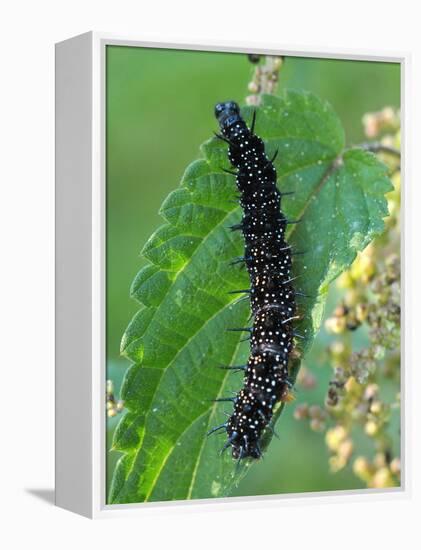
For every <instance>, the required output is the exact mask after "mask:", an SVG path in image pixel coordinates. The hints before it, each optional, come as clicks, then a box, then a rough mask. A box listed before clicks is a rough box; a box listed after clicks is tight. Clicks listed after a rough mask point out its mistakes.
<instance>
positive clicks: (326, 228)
mask: <svg viewBox="0 0 421 550" xmlns="http://www.w3.org/2000/svg"><path fill="white" fill-rule="evenodd" d="M280 64H281V61H280V60H279V59H277V58H267V60H266V61H265V64H263V65H259V66H258V69H257V70H256V74H257V77H256V76H255V78H254V80H253V81H252V83H251V84H250V86H249V89H250V90H251V91H252V92H253V95H252V96H250V97H249V98H248V101H247V103H248V105H247V106H245V107H244V108H243V109H242V110H241V114H242V116H243V117H244V119H245V120H246V121H248V122H250V121H251V120H252V118H253V113H254V112H256V125H255V133H256V134H257V135H258V136H260V137H261V138H262V139H263V141H264V144H265V148H266V151H267V154H268V156H270V157H272V156H273V155H274V153H275V152H276V151H278V152H279V154H278V155H277V157H276V159H275V161H274V164H275V167H276V171H277V174H278V181H277V185H278V188H279V189H280V190H281V191H294V194H291V195H288V196H285V197H284V198H283V200H282V210H283V212H284V214H285V216H286V218H287V219H290V220H296V219H301V220H302V221H301V223H299V224H293V225H290V226H288V229H287V233H286V239H287V241H288V243H290V244H291V245H292V246H293V247H296V248H297V249H298V250H305V251H306V255H305V256H303V257H300V260H299V261H297V262H294V263H293V268H292V269H293V273H292V275H293V276H297V277H298V276H299V279H297V283H298V281H299V288H300V291H301V292H302V293H303V294H306V296H307V298H306V299H303V300H301V301H300V302H299V312H300V320H299V321H297V324H296V326H297V330H298V331H299V332H300V333H301V334H304V335H305V339H303V340H301V341H300V342H298V353H296V354H295V355H294V359H292V360H291V362H290V365H289V372H290V378H291V380H292V381H293V382H295V381H296V379H297V375H298V372H299V369H300V365H301V363H302V361H303V359H305V356H306V354H307V352H308V350H309V348H310V347H311V344H312V340H313V339H314V337H315V336H316V334H317V333H318V331H319V329H320V327H321V324H322V320H323V312H324V307H325V303H326V297H327V291H328V288H329V285H330V283H331V282H332V281H334V280H335V279H336V278H337V277H338V276H339V275H341V274H343V273H345V272H349V269H350V268H351V269H352V267H351V266H352V265H353V262H354V260H356V258H357V256H359V254H360V253H361V252H363V251H364V250H366V249H367V246H368V245H369V244H370V243H371V242H372V241H373V239H375V238H377V237H379V236H381V235H382V234H384V231H385V221H384V220H385V218H387V217H388V205H387V198H386V194H387V193H390V192H393V189H394V187H393V185H392V183H391V180H390V178H389V167H388V166H386V165H385V164H384V163H383V162H381V161H380V160H379V159H378V158H377V156H376V154H374V153H373V152H372V151H369V150H367V149H370V148H372V149H374V150H376V151H377V150H380V149H382V150H383V151H384V149H385V148H387V147H386V146H382V145H379V144H377V143H375V144H374V145H373V146H372V147H367V146H366V147H355V148H345V136H344V129H343V127H342V125H341V122H340V120H339V119H338V117H337V116H336V114H335V113H334V111H333V110H332V108H331V107H330V105H329V104H328V103H326V102H324V101H321V100H320V99H318V98H317V97H316V96H314V95H313V94H311V93H308V92H304V91H284V92H283V93H282V94H281V95H280V96H275V95H272V94H265V93H262V92H264V91H266V90H268V88H269V90H270V91H274V90H273V84H274V82H276V76H275V77H273V76H271V75H276V71H277V70H278V69H279V66H280ZM259 75H260V76H259ZM259 79H260V80H259ZM265 82H266V83H269V84H267V85H265ZM201 152H202V158H200V159H199V160H195V161H194V162H192V164H190V165H189V166H188V167H187V169H186V171H185V173H184V176H183V178H182V181H181V183H180V186H179V187H178V188H177V189H175V190H174V191H173V192H172V193H170V195H169V196H168V197H167V198H166V199H165V201H164V203H163V205H162V207H161V210H160V214H161V215H162V217H163V218H164V220H165V223H164V225H162V226H161V227H160V228H158V229H157V231H156V232H155V233H154V234H153V235H152V236H151V237H150V239H149V240H148V242H147V243H146V244H145V246H144V248H143V252H142V253H143V256H144V257H145V258H146V259H147V260H148V262H149V263H148V265H146V266H145V267H143V268H142V269H141V270H140V272H139V273H138V275H137V276H136V278H135V280H134V281H133V284H132V288H131V296H132V297H133V298H134V299H135V300H137V301H138V302H139V303H140V309H139V311H138V313H137V314H136V315H135V316H134V318H133V319H132V321H131V322H130V324H129V326H128V327H127V329H126V332H125V334H124V336H123V339H122V344H121V352H122V354H123V356H124V357H126V358H127V359H128V360H129V361H130V362H131V365H130V366H129V368H128V370H127V372H126V375H125V379H124V382H123V386H122V390H121V399H122V400H123V401H124V405H125V407H126V413H125V415H124V416H123V417H122V419H121V421H120V423H119V424H118V426H117V428H116V430H115V433H114V438H113V445H112V448H113V449H114V450H118V451H120V452H121V453H123V454H122V456H121V458H120V459H119V461H118V464H117V466H116V469H115V472H114V475H113V480H112V485H111V489H110V494H109V498H108V501H109V502H110V503H129V502H144V501H157V500H175V499H192V498H209V497H221V496H227V495H229V494H230V492H231V490H232V488H233V487H234V486H235V485H236V484H237V483H238V481H239V479H241V477H242V476H243V475H244V474H245V472H246V471H247V469H248V468H249V467H251V466H252V465H253V462H254V459H247V460H242V461H241V464H240V467H236V464H235V461H233V459H232V457H231V456H230V454H229V453H225V454H223V455H220V454H219V451H220V449H221V447H222V445H223V443H224V440H223V439H221V438H218V436H216V437H215V436H213V437H207V433H208V431H209V430H210V429H211V428H212V427H213V426H216V425H219V424H221V423H223V422H224V415H223V408H221V406H219V404H218V403H217V402H215V401H214V400H215V399H218V398H221V397H224V396H227V395H230V393H232V392H237V391H238V389H239V387H240V386H241V382H240V381H239V380H240V379H239V375H238V374H236V373H233V372H232V371H230V370H228V369H221V368H218V367H220V366H221V365H224V366H230V365H231V366H235V365H242V364H244V363H245V362H247V358H248V355H249V346H248V344H247V343H241V340H243V339H244V335H243V334H241V333H240V332H227V328H229V327H235V326H238V327H245V326H247V322H248V319H249V317H250V304H249V301H248V300H247V299H246V300H244V299H241V298H239V296H238V295H235V294H232V291H233V290H235V289H242V288H247V287H248V285H249V279H248V275H247V271H246V270H245V269H244V267H242V266H241V265H236V264H234V265H232V260H233V259H234V258H235V257H238V256H242V255H243V253H244V241H243V239H242V236H241V234H239V233H238V232H232V231H231V230H230V229H229V227H230V226H234V225H236V224H238V223H239V221H240V220H241V215H242V212H241V208H240V206H239V204H238V197H237V189H236V185H235V178H234V176H233V175H230V174H227V173H226V172H224V171H223V168H224V167H225V168H228V167H229V164H228V161H227V144H226V143H224V142H222V141H221V140H219V139H217V138H215V137H214V138H211V139H209V140H208V141H207V142H205V143H204V144H203V145H202V146H201ZM358 261H360V259H358ZM345 361H346V359H345ZM352 372H353V371H352V370H351V371H350V374H349V377H348V378H347V379H346V380H345V381H344V380H342V379H341V380H340V381H339V382H338V384H337V385H336V386H335V385H332V386H331V387H335V388H337V389H338V392H339V394H340V395H339V396H338V398H337V401H336V403H334V404H333V405H332V403H331V404H330V405H328V406H329V407H330V409H334V408H335V406H337V407H339V406H341V407H342V409H343V411H342V409H340V410H341V413H338V415H337V416H336V417H335V420H334V422H336V423H337V424H335V425H334V427H333V428H332V429H334V428H335V427H336V428H338V427H339V426H343V427H344V430H345V435H344V436H343V437H342V439H341V442H342V443H343V441H346V440H348V439H349V436H348V434H349V424H346V422H345V420H344V418H343V417H345V418H346V415H347V413H346V410H347V406H345V405H344V406H342V405H340V404H341V403H343V402H344V400H345V398H346V395H345V394H346V391H347V390H346V389H344V388H345V387H346V384H348V385H350V384H351V383H352V384H356V385H362V384H365V386H364V388H363V390H362V392H364V391H366V389H367V388H366V387H367V384H368V383H369V381H370V380H368V379H367V378H364V379H362V378H361V379H358V376H357V377H354V378H353V380H354V381H353V382H350V381H349V380H350V378H351V376H352ZM338 373H339V370H338V369H336V371H335V376H336V377H337V375H338ZM354 374H355V373H354ZM298 383H300V378H299V379H298ZM331 397H332V396H331ZM287 406H290V405H287ZM298 406H300V405H298ZM283 407H284V404H281V405H280V406H279V407H278V408H277V410H276V411H275V414H274V417H273V419H272V422H271V426H272V427H273V426H274V424H275V423H276V420H277V419H278V418H279V416H280V415H281V413H282V410H283ZM304 409H305V408H303V405H302V404H301V415H300V409H298V413H296V417H297V418H309V417H310V415H309V413H308V409H307V410H304ZM338 410H339V408H338ZM348 411H349V407H348ZM313 412H315V411H314V410H313ZM328 414H329V413H328V412H326V411H322V412H320V413H319V415H320V416H321V417H322V421H321V422H320V426H321V429H322V430H325V429H327V428H326V425H327V422H328V420H327V418H326V416H327V415H328ZM332 414H334V413H332ZM366 421H367V422H368V419H366ZM383 424H384V423H383ZM314 425H315V423H314V422H313V427H314ZM382 426H383V425H382ZM279 436H280V437H281V439H282V437H283V433H282V430H280V433H279ZM329 437H330V439H331V440H332V439H333V436H329ZM271 438H272V430H270V429H268V430H266V432H265V434H264V437H263V441H262V450H263V451H265V449H267V447H268V445H269V444H270V440H271ZM341 442H340V443H341ZM340 443H339V444H340ZM285 444H286V445H287V444H288V442H287V438H286V441H285ZM338 448H339V447H338ZM333 452H334V451H333V450H332V453H333ZM370 467H371V466H370V465H369V464H368V465H367V468H368V469H370ZM370 471H371V470H370ZM367 475H368V474H367Z"/></svg>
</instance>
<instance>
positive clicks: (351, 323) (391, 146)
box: [294, 107, 401, 488]
mask: <svg viewBox="0 0 421 550" xmlns="http://www.w3.org/2000/svg"><path fill="white" fill-rule="evenodd" d="M363 124H364V128H365V133H366V135H367V137H369V138H377V139H379V141H376V142H370V143H367V144H364V148H366V149H367V150H370V151H373V152H374V153H375V154H377V155H378V156H379V157H380V158H381V160H382V161H383V162H384V163H385V164H386V165H387V166H388V168H389V173H390V176H391V180H392V183H393V185H394V189H393V190H392V191H391V192H390V193H388V195H387V199H388V206H389V216H388V218H387V219H386V220H385V222H386V230H385V232H384V233H383V235H382V236H381V237H379V238H378V239H376V240H375V241H374V242H373V243H371V244H370V245H369V246H368V247H367V248H366V249H365V250H364V251H363V252H361V253H360V254H359V255H358V257H357V258H356V260H355V261H354V263H353V264H352V266H351V268H350V269H349V270H348V271H346V272H345V273H343V274H342V275H341V276H340V277H339V278H338V280H337V284H336V286H337V293H338V294H339V296H340V301H339V303H338V304H337V306H336V307H335V308H334V310H333V313H332V314H331V315H330V317H329V318H328V319H326V321H325V328H326V331H327V332H328V333H330V334H331V335H333V340H332V341H331V343H330V345H329V347H328V349H327V357H328V362H329V364H330V365H331V367H332V370H333V375H332V377H331V381H330V383H329V389H328V392H327V396H326V400H325V405H324V407H319V406H315V405H313V406H312V407H308V406H307V405H300V406H298V407H297V408H296V410H295V414H294V416H295V418H296V419H297V420H302V419H307V420H308V421H309V422H310V426H311V428H312V429H313V430H316V431H323V432H324V433H325V441H326V445H327V447H328V449H329V453H330V458H329V464H330V468H331V470H332V471H333V472H336V471H338V470H341V469H342V468H344V467H345V466H347V464H349V463H350V462H351V461H353V466H352V469H353V472H354V474H355V475H356V476H357V477H358V478H359V479H361V480H363V481H364V482H365V483H366V485H367V486H368V487H375V488H382V487H390V486H396V485H399V483H400V461H399V457H398V456H394V454H393V453H394V452H395V453H396V449H394V445H393V437H392V435H393V432H392V430H395V431H396V430H398V428H397V427H396V422H394V423H392V422H391V420H392V417H393V414H394V411H395V409H399V407H400V393H399V391H400V387H399V385H400V313H401V311H400V261H399V253H400V157H399V147H400V133H399V113H398V112H396V111H394V110H393V109H391V108H389V107H387V108H385V109H383V110H382V111H379V112H378V113H367V114H366V115H365V116H364V118H363ZM356 331H359V332H358V334H359V337H358V338H357V339H356V338H355V337H354V333H355V332H356ZM357 341H358V342H359V346H358V349H355V347H357ZM361 341H365V342H366V345H364V347H362V348H361ZM386 383H387V384H388V388H389V391H388V392H384V391H383V387H384V386H385V384H386ZM390 388H394V390H395V391H394V392H390ZM387 394H388V395H387ZM391 394H392V397H391ZM316 409H317V410H316ZM392 425H394V427H392ZM364 438H368V440H369V441H370V442H371V444H372V448H373V451H372V457H371V458H368V457H366V456H365V454H363V453H362V452H360V451H359V447H360V446H361V441H362V440H363V439H364ZM395 439H396V437H395ZM364 448H365V449H366V448H367V445H366V444H365V445H364Z"/></svg>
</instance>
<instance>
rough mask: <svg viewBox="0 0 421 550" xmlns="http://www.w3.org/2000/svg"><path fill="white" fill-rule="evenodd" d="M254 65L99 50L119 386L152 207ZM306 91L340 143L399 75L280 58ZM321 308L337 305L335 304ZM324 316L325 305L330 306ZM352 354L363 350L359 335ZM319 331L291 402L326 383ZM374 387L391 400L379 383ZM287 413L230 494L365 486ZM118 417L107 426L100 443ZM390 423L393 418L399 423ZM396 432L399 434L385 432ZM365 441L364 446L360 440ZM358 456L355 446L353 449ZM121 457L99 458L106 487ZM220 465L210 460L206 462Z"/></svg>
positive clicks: (356, 131) (389, 100)
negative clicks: (333, 124)
mask: <svg viewBox="0 0 421 550" xmlns="http://www.w3.org/2000/svg"><path fill="white" fill-rule="evenodd" d="M253 71H254V66H253V65H252V64H251V63H250V62H249V61H248V59H247V56H246V55H244V54H227V53H208V52H191V51H179V50H164V49H149V48H148V49H147V48H135V47H123V46H108V47H107V61H106V79H107V81H106V134H107V137H106V143H107V153H106V163H107V176H106V180H107V183H106V185H107V291H106V292H107V378H108V379H111V380H113V382H114V384H115V388H116V393H117V395H118V390H119V387H120V384H121V380H122V378H123V375H124V372H125V370H126V368H127V366H128V362H127V361H125V360H123V359H122V358H121V357H120V356H119V346H120V339H121V336H122V334H123V332H124V330H125V328H126V326H127V324H128V322H129V321H130V319H131V317H132V316H133V315H134V313H135V312H136V310H137V304H136V302H134V301H133V300H131V299H130V298H129V288H130V284H131V282H132V280H133V278H134V277H135V275H136V273H137V271H138V270H139V269H140V268H141V267H142V266H143V265H144V262H143V260H142V258H140V256H139V252H140V250H141V248H142V246H143V244H144V243H145V241H146V240H147V239H148V237H149V236H150V234H151V233H152V232H153V231H154V230H155V229H156V228H157V227H158V226H159V225H161V224H162V219H161V218H160V217H159V215H158V210H159V207H160V205H161V203H162V201H163V200H164V198H165V197H166V196H167V194H168V193H169V192H170V191H171V190H173V189H174V188H175V187H177V186H178V184H179V181H180V178H181V176H182V174H183V172H184V169H185V168H186V166H187V165H188V164H189V163H190V162H191V161H192V160H194V159H195V158H198V156H199V155H200V152H199V145H200V144H201V143H202V142H204V141H205V140H206V139H208V138H209V137H210V136H211V135H212V132H213V131H215V130H216V122H215V119H214V115H213V108H214V105H215V103H216V102H218V101H223V100H227V99H233V100H236V101H238V102H239V103H244V98H245V96H246V95H248V94H247V84H248V82H249V81H250V79H251V76H252V74H253ZM285 87H286V88H296V89H305V90H309V91H312V92H314V93H315V94H316V95H318V96H319V97H321V98H323V99H327V100H328V101H329V102H330V103H331V104H332V105H333V107H334V109H335V111H336V112H337V113H338V115H339V117H340V118H341V120H342V123H343V125H344V127H345V130H346V137H347V144H348V145H352V144H357V143H359V142H361V141H363V140H364V135H363V130H362V125H361V118H362V115H363V114H364V113H365V112H367V111H376V110H379V109H381V108H382V107H384V106H385V105H391V106H393V107H399V105H400V67H399V65H398V64H392V63H374V62H362V61H342V60H326V59H311V58H297V57H288V58H287V59H286V61H285V63H284V65H283V67H282V70H281V74H280V90H282V88H285ZM329 302H330V303H331V304H334V303H335V296H331V297H330V300H329ZM328 310H329V308H328ZM357 338H358V341H357V342H356V347H358V346H362V345H364V343H365V335H364V333H363V332H362V331H358V336H357ZM328 342H329V336H328V335H327V334H326V333H325V332H324V331H321V333H320V335H319V336H318V338H317V340H316V343H315V345H314V346H313V349H312V351H311V353H310V355H309V356H308V357H307V359H306V364H307V366H308V367H310V368H311V369H312V371H313V372H314V373H315V374H316V375H317V379H318V385H317V387H316V388H315V389H313V390H307V391H306V390H301V391H300V394H299V395H298V399H299V400H300V401H306V402H308V403H310V404H313V403H314V404H322V403H323V401H324V397H325V393H326V388H327V384H328V381H329V379H330V375H331V369H330V367H329V365H328V364H327V363H326V361H325V355H324V349H325V347H326V345H327V344H328ZM383 391H384V392H385V393H386V394H388V393H389V392H393V388H392V387H390V388H389V387H388V386H387V384H386V385H385V387H384V388H383ZM292 413H293V407H287V409H286V412H285V414H284V415H283V416H282V418H281V420H280V422H279V427H278V430H279V431H281V430H282V432H283V433H284V434H287V435H285V436H284V437H283V438H282V441H278V440H276V439H274V441H273V443H272V444H271V446H270V450H269V451H268V453H267V454H266V456H265V459H264V460H263V461H260V463H258V464H256V466H254V467H253V468H252V469H251V471H250V473H249V474H248V475H247V476H246V478H245V479H244V480H243V481H242V482H241V483H240V485H239V487H238V488H237V490H236V492H235V495H236V496H240V495H259V494H274V493H285V492H300V491H321V490H334V489H353V488H355V489H356V488H360V487H363V484H362V482H361V481H359V480H358V479H356V478H355V477H354V476H353V474H352V472H351V471H350V469H349V468H347V469H345V470H343V471H341V472H339V473H336V474H331V473H330V472H329V468H328V452H327V450H326V447H325V444H324V441H323V437H321V436H320V434H317V433H314V432H312V431H311V430H310V429H309V427H308V424H307V423H300V422H297V421H295V420H294V419H293V417H292ZM120 416H121V415H119V416H117V417H114V418H111V419H108V425H107V442H108V447H109V446H110V442H111V437H112V432H113V430H114V429H115V426H116V424H117V422H118V420H119V419H120ZM398 420H399V419H398V418H395V419H394V422H395V423H396V426H397V424H398ZM393 432H395V433H396V432H397V430H393ZM356 437H357V441H359V442H360V443H361V445H364V438H363V437H362V435H360V437H359V436H358V435H357V436H356ZM395 444H396V445H398V441H396V442H395ZM360 449H361V450H362V451H363V450H364V447H360ZM118 455H119V453H117V452H109V453H108V454H107V471H108V483H109V481H110V479H111V476H112V471H113V468H114V466H115V463H116V460H117V458H118ZM215 459H217V457H216V458H215Z"/></svg>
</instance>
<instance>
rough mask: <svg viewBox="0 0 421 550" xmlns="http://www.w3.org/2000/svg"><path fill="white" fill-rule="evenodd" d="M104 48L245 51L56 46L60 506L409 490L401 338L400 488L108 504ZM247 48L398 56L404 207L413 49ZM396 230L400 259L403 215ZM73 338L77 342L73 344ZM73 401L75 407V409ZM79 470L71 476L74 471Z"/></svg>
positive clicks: (79, 41)
mask: <svg viewBox="0 0 421 550" xmlns="http://www.w3.org/2000/svg"><path fill="white" fill-rule="evenodd" d="M108 45H124V46H131V47H147V48H167V49H168V48H172V49H187V50H202V51H203V50H208V51H221V52H248V51H249V50H250V45H247V44H241V43H238V44H237V43H227V42H225V43H223V42H218V43H210V42H207V43H201V44H183V43H181V42H180V43H174V42H173V43H171V44H168V43H162V42H153V41H148V42H144V41H142V40H138V39H137V38H124V37H118V36H114V35H107V34H102V33H93V32H89V33H86V34H82V35H80V36H77V37H74V38H71V39H69V40H65V41H63V42H60V43H58V44H57V45H56V504H57V506H60V507H62V508H65V509H68V510H71V511H73V512H76V513H78V514H81V515H84V516H86V517H90V518H99V517H114V516H118V515H126V514H138V513H139V511H142V512H145V511H146V510H147V509H148V510H150V511H152V510H156V509H159V508H160V507H162V506H166V507H170V506H177V507H180V506H181V507H183V506H185V507H191V506H200V507H201V509H204V507H205V508H207V509H212V508H215V507H219V506H222V505H223V506H227V507H230V508H232V507H236V508H238V507H239V506H248V505H250V502H253V503H254V505H256V503H257V502H259V504H260V505H265V506H272V505H279V502H281V501H282V502H288V503H293V502H295V503H297V502H300V500H301V499H303V498H311V499H312V501H313V502H322V501H324V502H326V501H330V502H332V501H333V499H335V501H337V502H339V501H343V500H344V499H346V500H349V499H354V500H358V501H360V500H366V499H379V498H381V499H391V498H402V497H405V496H407V495H408V492H409V490H410V489H409V485H408V483H407V478H408V470H409V446H408V438H407V433H408V415H407V411H408V407H409V392H408V386H409V383H410V368H409V364H408V363H407V361H406V360H405V349H406V345H405V338H406V336H405V332H403V338H402V346H401V349H402V365H404V368H403V373H402V412H401V434H402V438H401V447H402V448H401V451H402V454H401V456H402V485H401V487H400V488H393V489H387V490H385V489H382V490H377V489H376V490H369V489H365V490H364V491H339V492H335V494H334V495H332V493H329V492H325V493H308V494H300V495H275V496H265V497H241V498H224V499H216V500H201V501H183V502H164V503H153V504H126V505H109V504H106V502H105V471H106V470H105V459H106V449H105V425H106V417H105V381H106V374H105V222H106V220H105V49H106V47H107V46H108ZM253 51H255V52H256V53H262V54H277V53H282V54H284V55H286V56H301V57H319V58H337V59H354V60H371V61H385V62H394V63H400V65H401V97H402V105H401V107H402V108H401V116H402V124H403V138H402V173H403V177H404V182H405V183H404V185H403V195H402V209H403V211H404V212H405V205H406V204H407V201H408V193H409V191H408V188H409V185H408V178H407V173H408V172H407V169H408V160H407V158H406V150H407V135H406V131H405V129H406V125H407V112H406V108H405V106H406V104H407V98H408V96H407V94H408V91H407V90H408V86H407V82H408V77H407V67H408V64H409V62H410V56H409V54H407V53H398V54H396V55H394V56H391V55H389V54H383V53H378V52H361V51H338V50H336V49H335V50H331V51H328V50H324V51H317V50H315V49H309V48H302V49H296V48H294V49H292V48H289V47H288V46H287V45H282V44H279V45H267V44H266V45H265V44H262V45H261V47H256V45H255V44H253ZM403 219H404V221H405V223H404V226H403V227H402V230H403V231H402V233H403V236H402V239H403V240H402V263H403V262H404V260H405V256H406V249H407V241H406V240H405V234H406V228H407V218H406V217H405V218H403ZM402 271H403V273H405V281H404V282H403V297H402V311H403V318H402V325H403V326H405V321H406V313H407V306H408V300H407V288H408V285H407V282H408V279H407V277H408V270H404V269H403V270H402ZM74 342H77V343H78V345H77V346H74ZM75 402H76V403H77V407H75V406H74V404H75ZM76 472H77V475H75V473H76Z"/></svg>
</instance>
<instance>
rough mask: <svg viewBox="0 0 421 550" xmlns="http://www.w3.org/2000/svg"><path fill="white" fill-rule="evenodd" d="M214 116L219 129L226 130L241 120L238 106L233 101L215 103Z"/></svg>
mask: <svg viewBox="0 0 421 550" xmlns="http://www.w3.org/2000/svg"><path fill="white" fill-rule="evenodd" d="M215 117H216V118H217V120H218V122H219V126H220V127H221V130H222V131H224V132H226V131H227V130H228V129H229V128H230V126H232V125H233V124H235V123H236V122H238V121H239V120H241V117H240V107H239V106H238V104H237V103H235V101H225V102H223V103H217V104H216V105H215Z"/></svg>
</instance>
